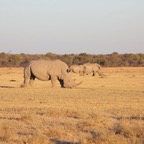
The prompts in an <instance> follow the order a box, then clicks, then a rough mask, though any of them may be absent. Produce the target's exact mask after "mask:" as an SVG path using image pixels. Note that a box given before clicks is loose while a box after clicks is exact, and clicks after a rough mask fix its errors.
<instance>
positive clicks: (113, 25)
mask: <svg viewBox="0 0 144 144" xmlns="http://www.w3.org/2000/svg"><path fill="white" fill-rule="evenodd" d="M143 7H144V0H41V1H40V0H0V53H1V52H5V53H14V54H18V53H26V54H45V53H48V52H52V53H57V54H71V53H74V54H79V53H89V54H109V53H113V52H118V53H144V8H143Z"/></svg>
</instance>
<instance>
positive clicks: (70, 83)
mask: <svg viewBox="0 0 144 144" xmlns="http://www.w3.org/2000/svg"><path fill="white" fill-rule="evenodd" d="M82 82H83V81H81V82H79V83H75V80H69V81H64V87H65V88H73V87H76V86H79V85H80V84H81V83H82Z"/></svg>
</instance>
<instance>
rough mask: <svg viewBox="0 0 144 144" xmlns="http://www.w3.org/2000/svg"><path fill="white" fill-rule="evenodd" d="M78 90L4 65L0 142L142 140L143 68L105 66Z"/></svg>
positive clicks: (120, 143) (113, 143)
mask: <svg viewBox="0 0 144 144" xmlns="http://www.w3.org/2000/svg"><path fill="white" fill-rule="evenodd" d="M102 70H103V72H104V74H106V76H105V77H104V78H100V77H98V76H95V77H92V76H84V77H79V76H78V75H75V74H73V77H74V78H76V81H78V82H79V81H81V80H83V83H82V84H81V85H80V86H78V87H76V88H74V89H65V88H60V85H59V83H57V85H56V88H51V82H50V81H47V82H42V81H39V80H36V81H35V84H34V86H33V87H28V88H21V87H20V85H21V84H22V82H23V68H0V144H143V143H144V67H119V68H103V69H102Z"/></svg>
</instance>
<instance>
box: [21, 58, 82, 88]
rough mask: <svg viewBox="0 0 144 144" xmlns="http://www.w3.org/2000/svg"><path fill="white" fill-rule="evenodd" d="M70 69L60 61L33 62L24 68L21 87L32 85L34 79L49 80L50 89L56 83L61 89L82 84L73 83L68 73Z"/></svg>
mask: <svg viewBox="0 0 144 144" xmlns="http://www.w3.org/2000/svg"><path fill="white" fill-rule="evenodd" d="M69 72H70V69H69V67H68V65H67V64H66V63H64V62H63V61H61V60H54V61H51V60H33V61H31V62H30V63H29V64H28V65H27V66H26V67H25V68H24V84H23V85H22V87H24V86H27V85H32V84H33V82H34V80H35V78H37V79H39V80H42V81H48V80H51V83H52V87H54V86H55V84H56V81H57V80H58V81H59V82H60V85H61V87H62V88H73V87H76V86H78V85H80V84H81V83H82V81H81V82H79V83H75V80H73V79H72V78H71V74H70V73H69Z"/></svg>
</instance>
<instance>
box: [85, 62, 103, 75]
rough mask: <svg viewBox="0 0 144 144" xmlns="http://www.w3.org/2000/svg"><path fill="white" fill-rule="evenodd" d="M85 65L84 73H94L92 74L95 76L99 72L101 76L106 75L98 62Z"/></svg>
mask: <svg viewBox="0 0 144 144" xmlns="http://www.w3.org/2000/svg"><path fill="white" fill-rule="evenodd" d="M83 66H84V74H86V75H89V74H92V76H95V75H96V73H98V75H99V76H101V77H103V76H105V75H104V74H103V73H102V72H101V66H100V65H99V64H97V63H85V64H84V65H83Z"/></svg>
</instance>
